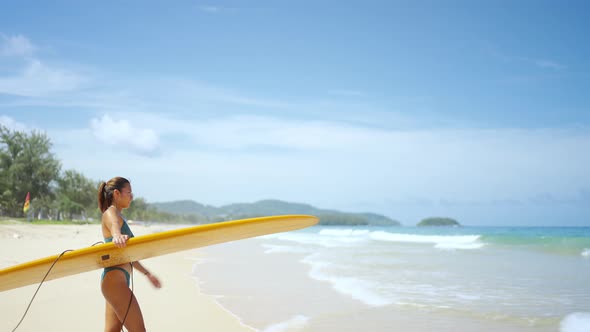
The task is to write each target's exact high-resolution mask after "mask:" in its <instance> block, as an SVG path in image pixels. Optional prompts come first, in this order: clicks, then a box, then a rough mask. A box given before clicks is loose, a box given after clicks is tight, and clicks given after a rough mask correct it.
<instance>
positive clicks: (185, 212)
mask: <svg viewBox="0 0 590 332" xmlns="http://www.w3.org/2000/svg"><path fill="white" fill-rule="evenodd" d="M149 205H150V206H151V207H153V208H155V209H157V210H158V211H162V212H166V213H170V214H176V215H179V216H183V217H186V216H192V217H193V218H191V219H195V220H198V222H202V223H205V222H219V221H225V220H235V219H244V218H254V217H262V216H269V215H281V214H311V215H314V216H317V217H319V218H320V223H319V224H320V225H348V226H362V225H370V226H401V223H400V222H399V221H397V220H394V219H391V218H389V217H386V216H384V215H380V214H376V213H370V212H363V213H348V212H341V211H337V210H325V209H319V208H316V207H314V206H311V205H309V204H302V203H291V202H285V201H280V200H273V199H268V200H261V201H257V202H254V203H235V204H229V205H224V206H220V207H215V206H211V205H204V204H201V203H198V202H195V201H191V200H182V201H173V202H160V203H150V204H149Z"/></svg>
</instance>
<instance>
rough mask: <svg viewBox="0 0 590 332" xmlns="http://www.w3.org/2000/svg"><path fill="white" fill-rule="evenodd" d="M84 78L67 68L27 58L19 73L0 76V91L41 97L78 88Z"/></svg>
mask: <svg viewBox="0 0 590 332" xmlns="http://www.w3.org/2000/svg"><path fill="white" fill-rule="evenodd" d="M85 82H86V79H85V78H84V77H83V76H81V75H79V74H78V73H75V72H73V71H70V70H68V69H61V68H52V67H49V66H47V65H45V64H43V63H42V62H41V61H39V60H35V59H33V60H29V61H27V65H26V66H25V68H24V69H23V70H22V71H21V73H20V74H19V75H15V76H12V77H10V76H9V77H0V93H4V94H9V95H17V96H25V97H42V96H47V95H52V94H56V93H61V92H68V91H73V90H76V89H78V88H80V87H81V86H82V85H83V84H84V83H85Z"/></svg>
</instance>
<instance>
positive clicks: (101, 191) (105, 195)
mask: <svg viewBox="0 0 590 332" xmlns="http://www.w3.org/2000/svg"><path fill="white" fill-rule="evenodd" d="M126 185H129V180H127V179H125V178H122V177H120V176H117V177H114V178H112V179H110V180H109V181H108V182H101V183H100V185H99V186H98V208H99V209H100V212H105V211H106V210H107V209H108V208H109V206H111V205H112V204H113V192H114V191H115V189H116V190H118V191H121V190H122V189H123V188H124V187H125V186H126Z"/></svg>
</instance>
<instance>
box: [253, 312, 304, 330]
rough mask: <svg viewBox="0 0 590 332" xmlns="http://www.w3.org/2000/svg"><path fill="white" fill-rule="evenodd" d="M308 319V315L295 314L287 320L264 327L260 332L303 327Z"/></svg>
mask: <svg viewBox="0 0 590 332" xmlns="http://www.w3.org/2000/svg"><path fill="white" fill-rule="evenodd" d="M308 321H309V318H308V317H306V316H303V315H297V316H294V317H293V318H291V319H289V320H287V321H284V322H280V323H277V324H273V325H270V326H268V327H267V328H265V329H264V330H263V331H262V332H282V331H288V330H291V329H296V330H299V329H302V328H303V327H305V325H307V322H308Z"/></svg>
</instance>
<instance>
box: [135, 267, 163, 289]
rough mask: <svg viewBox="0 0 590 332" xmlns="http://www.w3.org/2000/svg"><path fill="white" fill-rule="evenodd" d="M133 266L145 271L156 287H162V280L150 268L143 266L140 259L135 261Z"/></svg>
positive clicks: (142, 271)
mask: <svg viewBox="0 0 590 332" xmlns="http://www.w3.org/2000/svg"><path fill="white" fill-rule="evenodd" d="M133 268H134V269H136V270H137V271H139V272H141V273H143V274H144V275H145V276H146V277H147V278H148V279H149V281H150V282H151V283H152V285H154V287H156V288H160V287H162V284H161V283H160V280H159V279H158V278H157V277H156V276H155V275H153V274H151V273H150V271H148V269H146V268H145V266H143V265H142V264H141V263H140V262H139V261H135V262H133Z"/></svg>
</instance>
